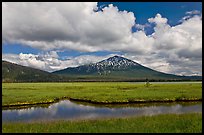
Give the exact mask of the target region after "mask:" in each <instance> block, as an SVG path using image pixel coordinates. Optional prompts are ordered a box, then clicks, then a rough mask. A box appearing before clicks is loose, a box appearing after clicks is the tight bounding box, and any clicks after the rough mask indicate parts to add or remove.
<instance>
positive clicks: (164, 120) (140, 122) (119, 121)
mask: <svg viewBox="0 0 204 135" xmlns="http://www.w3.org/2000/svg"><path fill="white" fill-rule="evenodd" d="M2 132H3V133H201V132H202V113H190V114H163V115H156V116H142V117H131V118H111V119H104V120H101V119H100V120H80V121H54V122H33V123H18V122H16V123H15V122H13V123H3V125H2Z"/></svg>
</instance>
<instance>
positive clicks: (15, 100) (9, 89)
mask: <svg viewBox="0 0 204 135" xmlns="http://www.w3.org/2000/svg"><path fill="white" fill-rule="evenodd" d="M63 97H70V98H72V99H82V100H89V101H92V102H103V103H112V102H118V103H121V102H134V101H154V100H161V101H167V100H172V101H175V100H198V99H202V83H192V84H191V83H190V82H189V83H185V84H151V85H150V86H149V87H146V86H145V83H144V84H134V83H127V82H89V83H87V82H86V83H79V82H76V83H2V106H6V105H22V104H35V103H47V102H48V103H49V102H50V103H51V102H54V101H56V100H60V99H62V98H63Z"/></svg>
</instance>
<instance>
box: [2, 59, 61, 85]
mask: <svg viewBox="0 0 204 135" xmlns="http://www.w3.org/2000/svg"><path fill="white" fill-rule="evenodd" d="M59 80H60V78H59V76H58V75H53V74H51V73H49V72H45V71H42V70H39V69H34V68H31V67H25V66H21V65H17V64H14V63H10V62H7V61H2V81H3V82H49V81H59Z"/></svg>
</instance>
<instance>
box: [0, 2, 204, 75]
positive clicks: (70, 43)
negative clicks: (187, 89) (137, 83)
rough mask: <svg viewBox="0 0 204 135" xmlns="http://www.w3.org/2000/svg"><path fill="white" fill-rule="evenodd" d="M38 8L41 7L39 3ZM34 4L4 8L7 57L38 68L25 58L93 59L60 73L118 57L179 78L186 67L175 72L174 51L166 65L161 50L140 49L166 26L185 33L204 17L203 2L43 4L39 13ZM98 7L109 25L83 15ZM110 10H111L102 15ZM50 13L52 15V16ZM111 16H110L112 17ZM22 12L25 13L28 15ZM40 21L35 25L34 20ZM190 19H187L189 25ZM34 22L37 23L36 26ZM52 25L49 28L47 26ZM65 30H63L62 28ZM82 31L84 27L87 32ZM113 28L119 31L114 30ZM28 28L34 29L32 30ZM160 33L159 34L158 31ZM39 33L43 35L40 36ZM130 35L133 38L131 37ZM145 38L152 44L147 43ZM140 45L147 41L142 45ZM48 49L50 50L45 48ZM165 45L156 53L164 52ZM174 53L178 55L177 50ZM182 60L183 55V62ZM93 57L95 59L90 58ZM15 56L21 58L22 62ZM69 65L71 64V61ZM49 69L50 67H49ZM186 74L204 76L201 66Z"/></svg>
mask: <svg viewBox="0 0 204 135" xmlns="http://www.w3.org/2000/svg"><path fill="white" fill-rule="evenodd" d="M110 4H113V8H111V6H110ZM33 5H34V6H35V4H33ZM33 5H29V3H28V4H27V5H26V6H27V7H26V6H24V7H23V8H21V9H20V10H19V9H18V8H20V7H21V6H22V5H20V4H19V5H18V6H17V4H16V5H15V4H13V5H12V4H9V3H4V4H3V5H2V7H3V9H2V11H3V14H2V15H3V21H2V22H3V25H2V27H3V31H2V35H3V43H2V54H3V56H4V57H3V58H4V59H5V60H10V61H12V62H16V63H18V64H23V65H27V66H32V64H31V63H32V62H28V61H27V62H26V61H24V60H23V59H22V58H24V56H25V57H26V56H27V55H28V54H31V55H33V56H34V57H37V56H38V55H44V54H47V55H46V58H47V57H49V56H48V55H50V56H51V54H55V55H56V56H55V58H56V59H57V60H60V63H63V60H66V59H72V58H75V59H77V58H81V57H83V56H84V58H85V57H87V62H85V61H86V60H85V59H83V60H84V62H79V63H76V62H75V64H73V63H74V62H73V61H72V62H71V63H72V64H73V65H71V64H70V63H69V64H65V62H64V63H63V64H61V65H60V66H59V67H55V68H54V69H60V68H65V67H64V66H77V65H80V63H81V64H84V63H88V62H95V61H96V60H101V59H103V58H106V57H108V56H111V55H115V54H117V55H122V56H126V57H128V58H132V60H135V61H139V62H141V64H144V65H146V66H150V67H151V68H156V69H158V70H163V71H165V72H170V73H175V74H179V72H181V71H182V70H181V67H182V65H181V67H177V70H173V69H171V68H172V67H171V66H170V65H171V61H172V60H170V59H168V58H170V57H171V59H172V57H174V56H167V55H169V52H168V53H166V54H165V56H166V59H165V60H164V59H159V57H158V56H156V55H155V53H157V52H156V51H155V48H154V49H149V50H148V48H149V46H148V47H143V46H141V47H140V46H139V47H137V45H136V44H139V43H141V44H144V43H145V44H151V45H153V41H152V39H151V38H154V36H153V35H159V31H160V30H158V28H160V29H161V27H164V28H162V29H169V28H173V27H176V28H179V31H181V30H180V29H182V30H183V28H184V25H182V24H185V22H187V23H189V25H187V24H185V28H186V27H189V26H190V23H192V21H193V20H196V17H197V16H199V17H200V18H201V19H200V20H201V22H202V3H201V2H98V3H97V4H84V5H83V4H82V5H80V6H79V5H77V4H76V5H71V4H70V3H66V5H65V4H64V5H61V4H59V5H58V4H56V5H52V4H45V6H44V7H43V6H42V7H41V5H40V4H36V5H38V6H39V9H40V10H39V11H36V10H35V9H34V7H33ZM42 5H43V4H42ZM87 5H89V6H87ZM96 5H97V6H98V11H100V12H98V13H99V14H96V13H95V15H96V18H97V19H98V20H102V21H104V23H103V22H97V19H96V20H94V19H93V18H94V17H93V13H90V14H87V13H85V12H86V11H85V10H83V9H89V11H91V10H93V9H91V7H92V8H93V7H94V6H96ZM53 6H56V7H55V9H57V11H56V10H54V8H53ZM66 6H67V7H66ZM69 6H71V7H72V8H70V9H69ZM74 6H76V8H75V9H74ZM45 7H46V8H45ZM60 7H61V8H60ZM79 7H80V8H79ZM41 8H42V9H41ZM105 8H107V9H109V10H106V11H102V10H104V9H105ZM116 8H118V10H119V11H124V10H125V11H127V12H124V13H120V12H119V11H117V10H116ZM80 10H81V11H80ZM25 11H28V12H25ZM48 11H50V14H49V13H48ZM91 12H92V11H91ZM106 12H107V13H108V14H106ZM22 13H24V15H23V14H22ZM101 13H102V14H101ZM129 13H133V14H129ZM74 14H75V16H74ZM43 15H44V16H43ZM86 15H87V17H86ZM16 16H19V17H16ZM55 17H56V18H57V19H55V20H53V22H52V21H49V19H50V20H52V19H51V18H55ZM105 17H106V18H105ZM109 17H110V18H109ZM34 18H35V20H33V19H34ZM71 18H72V19H71ZM75 18H76V20H75ZM114 18H115V19H114ZM150 18H152V19H150ZM182 18H183V20H182ZM184 18H186V19H185V20H184ZM60 19H62V21H59V22H57V20H60ZM134 19H135V21H134ZM148 19H149V20H148ZM15 20H17V21H16V24H14V25H13V23H14V22H12V21H15ZM29 20H33V22H32V21H29ZM108 20H110V21H108ZM116 20H117V21H116ZM150 20H152V21H150ZM191 20H192V21H191ZM46 21H47V22H46ZM166 21H167V22H166ZM67 22H68V23H67ZM81 22H83V23H81ZM108 22H112V24H108ZM133 22H134V24H133ZM46 23H47V24H48V25H46ZM66 23H67V24H69V25H70V27H68V26H67V25H66ZM78 23H79V24H78ZM114 23H115V24H114ZM17 24H18V25H17ZM64 24H65V25H64ZM136 24H137V25H138V27H136ZM199 24H200V23H199ZM199 24H198V25H196V24H195V26H200V25H199ZM63 25H64V26H63ZM83 25H87V26H83ZM103 25H104V26H103ZM117 25H118V26H117ZM160 25H161V26H160ZM186 25H187V26H186ZM61 26H63V27H62V28H61ZM106 26H107V27H106ZM120 26H121V31H120V30H119V29H120ZM127 26H128V27H127ZM139 26H141V27H143V29H142V28H140V27H139ZM177 26H179V27H177ZM55 27H56V28H55ZM59 27H60V28H59ZM100 27H102V28H100ZM168 27H169V28H168ZM50 28H51V30H50ZM63 28H64V29H66V30H67V31H68V32H67V31H65V30H63ZM79 28H81V29H82V30H81V29H79ZM88 28H89V29H88ZM106 28H107V29H106ZM111 28H113V29H112V30H110V29H111ZM114 28H115V29H114ZM123 28H124V29H123ZM26 29H28V30H27V31H26ZM128 29H131V32H132V34H130V33H128ZM162 29H161V30H162ZM173 29H174V28H173ZM187 29H188V28H187ZM189 29H190V28H189ZM55 30H56V34H55ZM83 30H84V31H83ZM141 30H142V31H141ZM155 30H156V31H158V32H156V31H155ZM8 31H9V32H8ZM28 31H29V32H28ZM69 31H70V32H69ZM71 31H73V34H72V33H71ZM123 31H127V33H126V34H127V38H124V40H122V41H121V42H123V41H124V43H121V42H119V40H120V39H121V37H122V35H120V34H121V33H122V32H123ZM167 31H168V30H166V31H165V32H167ZM186 31H187V32H189V30H186ZM37 32H38V33H40V34H38V33H37ZM106 32H107V33H108V34H109V33H110V35H108V34H105V33H106ZM168 32H169V31H168ZM191 32H192V31H190V33H189V34H192V33H191ZM193 32H194V31H193ZM46 33H47V34H46ZM51 33H54V34H51ZM65 33H66V34H65ZM119 33H120V34H119ZM133 33H134V34H133ZM154 33H155V34H154ZM41 34H42V35H41ZM128 34H130V35H129V36H128ZM160 34H161V33H160ZM167 34H169V33H167ZM201 34H202V33H201ZM75 35H77V36H75ZM78 35H79V36H78ZM80 35H83V36H82V37H81V36H80ZM97 35H99V36H100V38H98V37H99V36H97ZM194 35H195V34H194ZM117 36H118V37H117ZM143 36H144V37H143ZM124 37H125V36H124ZM128 37H131V38H132V37H134V38H132V39H131V40H129V41H130V42H129V41H126V40H127V39H128ZM171 37H172V36H171ZM178 37H179V36H178ZM94 38H95V39H94ZM142 38H144V39H142ZM145 38H147V39H148V42H147V43H146V39H145ZM165 38H166V37H165ZM181 38H182V40H184V38H183V37H181ZM193 38H194V37H193ZM198 38H199V35H198ZM52 39H56V40H57V43H56V42H55V41H56V40H52ZM50 40H51V41H52V42H51V41H50ZM109 40H110V41H109ZM140 40H141V42H139V41H140ZM165 40H166V39H165ZM175 40H176V39H175ZM199 40H200V39H199ZM58 41H59V42H58ZM61 41H62V42H61ZM133 41H134V42H133ZM184 41H186V39H185V40H184ZM196 41H198V40H196ZM106 42H107V43H106ZM118 42H119V44H118ZM138 42H139V43H138ZM143 42H144V43H143ZM158 42H159V43H158ZM160 42H162V43H160ZM163 42H164V41H163V40H162V41H156V42H154V44H155V43H158V44H159V45H160V48H169V46H170V45H168V47H167V46H162V45H163V44H169V41H165V42H164V43H163ZM120 43H121V44H120ZM134 43H135V46H133V45H134ZM192 43H194V40H193V41H192ZM43 44H45V45H44V46H43ZM97 44H101V45H97ZM103 44H107V45H104V48H103ZM109 44H110V45H109ZM117 44H118V45H117ZM130 44H131V45H130ZM161 44H162V45H161ZM179 44H180V43H175V45H174V46H173V45H172V47H175V46H177V45H178V46H177V47H178V48H179V49H181V51H178V52H176V54H175V55H177V56H178V57H179V58H181V59H183V57H186V58H187V57H189V56H187V54H185V56H184V53H182V50H186V48H188V46H186V48H185V46H182V47H183V48H181V47H179ZM181 44H182V43H181ZM196 44H197V42H196ZM159 45H158V47H157V48H156V49H158V48H159ZM126 46H127V47H126ZM189 46H192V45H191V44H189ZM197 46H198V47H197V48H196V49H198V48H199V43H198V45H197ZM117 47H118V48H117ZM135 48H139V49H138V50H137V49H135ZM145 48H147V50H148V51H147V50H146V51H145V50H144V49H145ZM170 48H171V47H170ZM200 48H202V45H200ZM150 50H151V52H150ZM192 50H194V51H195V48H192ZM192 50H187V52H188V51H189V53H188V54H189V55H190V54H191V53H192V58H193V57H194V56H193V55H194V54H193V52H192ZM162 51H163V52H162ZM172 51H174V50H173V49H172ZM196 51H197V50H196ZM165 52H166V51H165V50H164V49H163V50H162V49H161V50H160V49H159V52H158V55H161V54H164V53H165ZM174 52H175V51H174ZM20 54H22V56H23V57H20ZM152 54H153V55H152ZM147 55H148V56H147ZM150 55H152V56H150ZM181 55H183V56H182V57H181ZM11 56H12V58H11ZM88 56H90V59H89V57H88ZM154 56H155V64H152V65H151V64H148V63H147V61H148V60H149V59H150V58H149V57H154ZM177 56H175V57H177ZM14 57H16V60H15V58H14ZM42 57H43V56H42ZM93 57H94V58H95V61H94V60H92V58H93ZM156 59H157V60H156ZM198 59H199V60H198V61H197V62H198V63H201V62H202V58H198ZM200 59H201V60H200ZM77 60H78V59H77ZM151 61H152V62H154V60H151ZM186 61H187V59H186ZM40 62H41V64H42V63H43V62H44V61H43V60H41V61H40ZM66 62H67V63H68V61H66ZM156 63H157V64H156ZM184 64H186V63H184ZM191 64H192V63H191ZM42 65H43V64H42ZM46 65H49V63H46ZM62 65H63V66H62ZM156 65H158V66H156ZM161 65H163V67H162V68H159V67H161ZM186 65H188V64H186ZM189 65H190V64H189ZM165 66H167V67H165ZM37 68H41V67H40V66H37ZM41 69H43V70H47V71H53V70H54V69H52V68H51V66H50V67H45V66H44V68H41ZM183 70H185V71H182V72H183V74H193V73H194V72H195V74H201V73H202V70H201V69H199V67H197V71H196V70H195V71H192V70H191V68H190V67H189V68H186V69H183Z"/></svg>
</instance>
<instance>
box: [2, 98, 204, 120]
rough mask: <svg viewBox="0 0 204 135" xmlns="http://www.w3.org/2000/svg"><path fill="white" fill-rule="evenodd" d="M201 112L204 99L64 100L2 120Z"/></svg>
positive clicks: (11, 111)
mask: <svg viewBox="0 0 204 135" xmlns="http://www.w3.org/2000/svg"><path fill="white" fill-rule="evenodd" d="M191 112H202V102H191V103H189V102H180V103H151V104H150V103H145V104H127V105H124V104H123V105H118V104H117V105H93V104H87V103H86V104H84V103H80V102H71V101H69V100H63V101H60V102H58V103H54V104H50V105H49V106H47V107H31V108H26V109H9V110H2V122H16V121H19V122H32V121H51V120H82V119H83V120H85V119H100V118H101V119H102V118H103V119H104V118H113V117H131V116H143V115H146V116H147V115H148V116H151V115H157V114H167V113H174V114H175V113H176V114H182V113H191Z"/></svg>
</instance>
